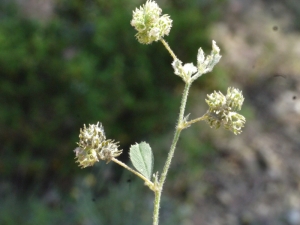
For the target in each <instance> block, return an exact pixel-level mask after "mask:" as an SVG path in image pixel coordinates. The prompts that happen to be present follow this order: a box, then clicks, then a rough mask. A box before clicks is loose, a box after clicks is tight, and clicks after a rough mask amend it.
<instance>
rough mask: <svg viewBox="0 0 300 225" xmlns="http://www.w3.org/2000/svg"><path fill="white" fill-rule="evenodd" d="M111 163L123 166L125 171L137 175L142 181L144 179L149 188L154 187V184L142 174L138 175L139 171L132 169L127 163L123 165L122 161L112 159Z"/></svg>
mask: <svg viewBox="0 0 300 225" xmlns="http://www.w3.org/2000/svg"><path fill="white" fill-rule="evenodd" d="M111 161H113V162H115V163H117V164H119V165H120V166H123V167H124V168H125V169H127V170H129V171H130V172H132V173H134V174H135V175H137V176H138V177H140V178H141V179H143V180H144V181H145V182H146V184H147V185H148V186H149V187H153V186H154V184H153V183H152V182H151V181H150V180H148V179H147V178H146V177H144V176H143V175H142V174H140V173H138V172H137V171H135V170H133V169H131V168H130V167H129V166H127V165H126V164H125V163H122V162H121V161H119V160H117V159H116V158H112V159H111Z"/></svg>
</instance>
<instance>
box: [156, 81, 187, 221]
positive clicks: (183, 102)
mask: <svg viewBox="0 0 300 225" xmlns="http://www.w3.org/2000/svg"><path fill="white" fill-rule="evenodd" d="M190 87H191V83H186V84H185V87H184V91H183V94H182V99H181V105H180V113H179V118H178V122H177V123H178V125H179V124H181V123H182V121H183V116H184V111H185V106H186V102H187V97H188V94H189V89H190ZM181 130H182V129H181V128H179V126H176V131H175V134H174V138H173V141H172V144H171V148H170V151H169V154H168V157H167V160H166V162H165V166H164V168H163V172H162V174H161V177H160V180H159V188H158V189H157V190H156V191H155V200H154V210H153V225H158V221H159V207H160V199H161V193H162V190H163V185H164V182H165V180H166V177H167V174H168V171H169V168H170V165H171V161H172V158H173V156H174V152H175V148H176V144H177V141H178V139H179V136H180V133H181Z"/></svg>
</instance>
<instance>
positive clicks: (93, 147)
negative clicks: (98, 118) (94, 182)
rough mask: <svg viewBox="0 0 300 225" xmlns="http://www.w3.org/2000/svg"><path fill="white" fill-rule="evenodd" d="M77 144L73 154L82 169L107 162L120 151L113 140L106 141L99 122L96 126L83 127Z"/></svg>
mask: <svg viewBox="0 0 300 225" xmlns="http://www.w3.org/2000/svg"><path fill="white" fill-rule="evenodd" d="M79 139H80V140H79V142H78V143H77V144H78V145H79V147H77V148H76V149H75V150H74V152H75V154H76V157H75V158H77V161H76V162H78V163H79V166H81V167H82V168H85V167H88V166H92V165H94V164H95V163H96V162H99V160H105V161H107V162H109V161H110V160H111V159H112V158H114V157H117V156H119V155H120V154H121V153H122V151H121V150H118V147H119V146H118V145H117V144H116V143H115V142H114V141H113V140H106V137H105V134H104V129H103V127H102V125H101V124H99V122H98V123H97V124H96V125H91V124H90V125H89V127H88V128H87V127H86V126H85V125H84V128H83V129H80V134H79Z"/></svg>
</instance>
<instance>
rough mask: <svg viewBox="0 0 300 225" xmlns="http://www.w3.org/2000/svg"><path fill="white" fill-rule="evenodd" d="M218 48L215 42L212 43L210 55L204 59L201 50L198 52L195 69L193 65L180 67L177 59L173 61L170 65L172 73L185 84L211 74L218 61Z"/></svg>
mask: <svg viewBox="0 0 300 225" xmlns="http://www.w3.org/2000/svg"><path fill="white" fill-rule="evenodd" d="M221 57H222V56H221V55H220V48H219V47H218V46H217V44H216V42H215V41H212V51H211V54H210V55H208V56H206V57H205V54H204V52H203V50H202V49H201V48H199V50H198V55H197V67H196V66H194V64H193V63H186V64H184V65H182V62H181V61H180V60H179V59H175V60H174V61H173V63H172V66H173V68H174V73H175V74H176V75H178V76H180V77H181V78H182V79H183V80H184V81H185V82H186V83H188V82H191V81H194V80H196V79H197V78H198V77H200V76H201V75H203V74H205V73H208V72H211V71H212V69H213V68H214V66H215V65H216V64H217V63H218V62H219V61H220V59H221Z"/></svg>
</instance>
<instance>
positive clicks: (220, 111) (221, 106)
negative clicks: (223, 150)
mask: <svg viewBox="0 0 300 225" xmlns="http://www.w3.org/2000/svg"><path fill="white" fill-rule="evenodd" d="M207 97H208V98H207V99H205V101H206V103H207V104H208V106H209V110H208V113H207V119H206V121H207V122H208V123H209V125H210V127H214V128H219V127H220V126H221V125H222V126H223V127H224V128H225V129H227V130H230V131H232V132H233V133H234V134H239V133H241V132H242V130H241V129H242V127H244V124H245V122H246V119H245V117H244V116H242V115H240V114H238V113H237V112H236V111H239V110H241V107H242V105H243V102H244V97H243V95H242V92H241V91H240V90H238V89H236V88H232V87H230V88H228V89H227V94H226V96H224V95H223V94H222V93H221V92H216V91H215V92H214V93H212V94H210V95H207Z"/></svg>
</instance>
